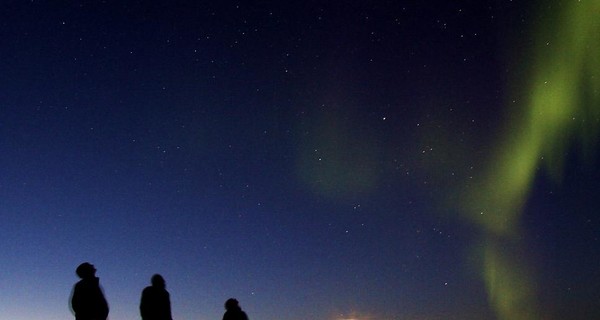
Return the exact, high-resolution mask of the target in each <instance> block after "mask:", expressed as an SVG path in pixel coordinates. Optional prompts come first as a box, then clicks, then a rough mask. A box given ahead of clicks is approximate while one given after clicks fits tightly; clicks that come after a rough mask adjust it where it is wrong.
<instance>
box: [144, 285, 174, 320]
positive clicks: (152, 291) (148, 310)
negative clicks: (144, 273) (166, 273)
mask: <svg viewBox="0 0 600 320" xmlns="http://www.w3.org/2000/svg"><path fill="white" fill-rule="evenodd" d="M151 283H152V285H151V286H149V287H146V288H145V289H144V291H142V301H141V302H140V314H141V316H142V319H143V320H172V319H173V318H172V317H171V299H170V297H169V292H168V291H167V289H166V284H165V279H163V277H162V276H161V275H160V274H155V275H153V276H152V279H151Z"/></svg>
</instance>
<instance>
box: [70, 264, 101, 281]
mask: <svg viewBox="0 0 600 320" xmlns="http://www.w3.org/2000/svg"><path fill="white" fill-rule="evenodd" d="M75 273H77V275H78V276H79V277H80V278H81V279H87V278H93V277H94V276H95V275H96V268H94V265H93V264H91V263H89V262H84V263H82V264H80V265H79V267H77V269H76V270H75Z"/></svg>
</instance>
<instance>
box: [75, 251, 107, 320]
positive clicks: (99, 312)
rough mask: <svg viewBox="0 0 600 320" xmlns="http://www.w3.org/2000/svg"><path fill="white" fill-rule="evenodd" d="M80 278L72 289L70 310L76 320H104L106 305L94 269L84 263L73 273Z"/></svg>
mask: <svg viewBox="0 0 600 320" xmlns="http://www.w3.org/2000/svg"><path fill="white" fill-rule="evenodd" d="M75 272H76V273H77V275H78V276H79V277H80V278H81V280H80V281H79V282H77V283H76V284H75V287H74V288H73V296H72V297H71V308H72V309H73V312H74V313H75V319H76V320H106V318H107V317H108V303H107V302H106V299H105V298H104V294H103V293H102V289H101V288H100V279H98V278H97V277H96V268H94V266H93V265H92V264H90V263H88V262H84V263H82V264H80V265H79V267H77V270H76V271H75Z"/></svg>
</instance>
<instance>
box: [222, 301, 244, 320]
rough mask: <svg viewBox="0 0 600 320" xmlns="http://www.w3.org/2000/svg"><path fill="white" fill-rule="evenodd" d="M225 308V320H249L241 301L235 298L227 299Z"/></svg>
mask: <svg viewBox="0 0 600 320" xmlns="http://www.w3.org/2000/svg"><path fill="white" fill-rule="evenodd" d="M225 310H226V311H225V314H224V315H223V320H248V316H247V315H246V313H245V312H244V311H242V308H240V305H239V302H238V301H237V300H236V299H234V298H231V299H227V301H225Z"/></svg>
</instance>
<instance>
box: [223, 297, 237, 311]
mask: <svg viewBox="0 0 600 320" xmlns="http://www.w3.org/2000/svg"><path fill="white" fill-rule="evenodd" d="M239 307H240V305H239V302H238V301H237V300H236V299H234V298H230V299H227V301H225V310H232V309H236V308H239Z"/></svg>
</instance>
